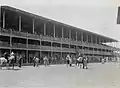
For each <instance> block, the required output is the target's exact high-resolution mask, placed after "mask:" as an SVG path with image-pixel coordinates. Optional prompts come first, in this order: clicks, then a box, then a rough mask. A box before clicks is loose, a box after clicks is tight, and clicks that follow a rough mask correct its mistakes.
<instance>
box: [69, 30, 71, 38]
mask: <svg viewBox="0 0 120 88" xmlns="http://www.w3.org/2000/svg"><path fill="white" fill-rule="evenodd" d="M69 40H71V30H69Z"/></svg>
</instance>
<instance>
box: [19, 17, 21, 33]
mask: <svg viewBox="0 0 120 88" xmlns="http://www.w3.org/2000/svg"><path fill="white" fill-rule="evenodd" d="M19 32H21V16H19Z"/></svg>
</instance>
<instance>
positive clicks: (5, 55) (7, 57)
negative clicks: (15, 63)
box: [4, 52, 9, 63]
mask: <svg viewBox="0 0 120 88" xmlns="http://www.w3.org/2000/svg"><path fill="white" fill-rule="evenodd" d="M4 57H5V59H6V60H7V63H8V62H9V60H8V59H9V55H8V53H7V52H5V53H4Z"/></svg>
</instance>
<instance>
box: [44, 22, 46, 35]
mask: <svg viewBox="0 0 120 88" xmlns="http://www.w3.org/2000/svg"><path fill="white" fill-rule="evenodd" d="M44 35H46V23H44Z"/></svg>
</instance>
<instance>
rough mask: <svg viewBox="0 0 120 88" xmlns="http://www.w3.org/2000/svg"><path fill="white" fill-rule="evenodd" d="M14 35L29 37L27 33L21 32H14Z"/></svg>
mask: <svg viewBox="0 0 120 88" xmlns="http://www.w3.org/2000/svg"><path fill="white" fill-rule="evenodd" d="M12 35H15V36H22V37H27V33H25V32H19V31H12Z"/></svg>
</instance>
